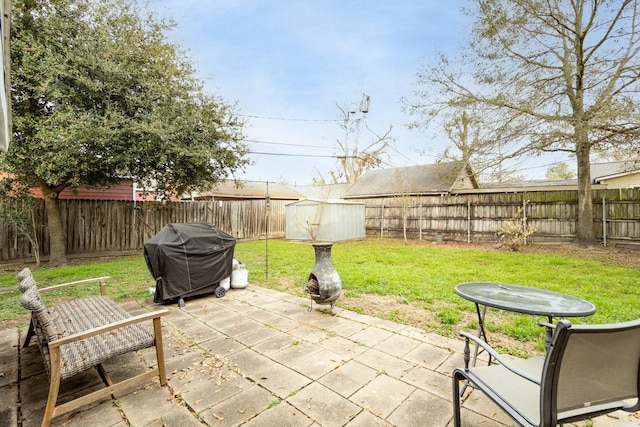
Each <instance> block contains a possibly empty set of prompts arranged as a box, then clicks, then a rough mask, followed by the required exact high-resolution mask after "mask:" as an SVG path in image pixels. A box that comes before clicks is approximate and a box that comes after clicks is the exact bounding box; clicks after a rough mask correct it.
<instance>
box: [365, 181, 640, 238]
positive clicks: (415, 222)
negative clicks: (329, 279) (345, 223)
mask: <svg viewBox="0 0 640 427" xmlns="http://www.w3.org/2000/svg"><path fill="white" fill-rule="evenodd" d="M364 203H365V205H366V209H365V216H366V223H365V227H366V233H367V236H386V237H399V238H402V237H403V236H404V233H405V232H406V235H407V238H409V239H426V240H439V239H443V240H454V241H465V242H496V241H497V240H498V237H497V233H496V232H497V230H498V228H499V227H500V226H502V225H503V224H505V223H506V222H507V221H510V220H511V219H512V217H513V216H514V214H515V213H517V211H518V209H519V208H522V213H521V215H523V216H524V219H525V224H526V226H527V227H533V228H534V230H535V233H534V234H533V235H531V236H530V237H529V239H528V240H529V242H532V243H535V242H545V241H569V240H572V239H574V238H575V235H576V223H577V217H578V200H577V191H575V190H566V191H537V192H522V193H490V194H460V195H453V196H428V197H427V196H425V197H389V198H379V199H369V200H365V201H364ZM593 203H594V212H593V213H594V222H593V227H594V231H595V235H596V237H597V238H598V239H601V240H602V241H603V242H604V243H605V244H609V245H612V244H618V245H620V244H640V190H638V189H622V190H594V191H593Z"/></svg>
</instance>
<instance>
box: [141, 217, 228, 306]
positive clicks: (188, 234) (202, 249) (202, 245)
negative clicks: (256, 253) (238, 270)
mask: <svg viewBox="0 0 640 427" xmlns="http://www.w3.org/2000/svg"><path fill="white" fill-rule="evenodd" d="M235 245H236V240H235V239H234V238H233V237H232V236H230V235H228V234H227V233H225V232H224V231H222V230H220V229H218V228H216V227H214V226H213V225H211V224H207V223H204V222H196V223H191V224H167V225H166V226H165V227H164V228H163V229H162V230H160V232H159V233H158V234H156V235H155V236H153V237H152V238H151V239H149V240H148V241H147V242H145V244H144V259H145V261H146V262H147V267H149V271H150V272H151V275H152V276H153V277H154V278H155V279H156V293H155V295H154V298H153V301H154V302H156V303H164V302H167V301H171V300H173V299H175V298H185V297H191V296H196V295H203V294H207V293H211V292H213V291H214V290H215V288H216V287H217V286H218V284H219V283H220V281H221V280H223V279H226V278H227V277H229V276H231V270H232V269H233V251H234V249H235Z"/></svg>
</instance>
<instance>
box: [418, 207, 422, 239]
mask: <svg viewBox="0 0 640 427" xmlns="http://www.w3.org/2000/svg"><path fill="white" fill-rule="evenodd" d="M418 209H419V212H420V213H419V214H418V240H422V202H420V205H419V206H418Z"/></svg>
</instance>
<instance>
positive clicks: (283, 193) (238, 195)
mask: <svg viewBox="0 0 640 427" xmlns="http://www.w3.org/2000/svg"><path fill="white" fill-rule="evenodd" d="M267 194H269V196H270V197H271V200H300V199H304V198H305V196H304V194H302V193H299V192H297V191H295V190H293V189H291V188H289V187H288V186H286V185H284V184H278V183H276V182H265V181H234V180H227V181H223V182H220V183H219V184H217V185H216V186H215V187H214V188H213V189H212V190H210V191H206V192H199V193H192V194H191V195H190V196H183V197H182V200H250V199H264V198H265V196H266V195H267Z"/></svg>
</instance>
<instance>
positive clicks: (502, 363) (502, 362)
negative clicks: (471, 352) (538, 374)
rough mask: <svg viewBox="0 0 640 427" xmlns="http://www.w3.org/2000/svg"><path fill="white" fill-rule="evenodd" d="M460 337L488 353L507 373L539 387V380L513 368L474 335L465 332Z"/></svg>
mask: <svg viewBox="0 0 640 427" xmlns="http://www.w3.org/2000/svg"><path fill="white" fill-rule="evenodd" d="M459 334H460V336H463V337H464V338H465V340H466V341H467V342H469V340H471V341H473V342H474V343H476V344H477V345H479V346H480V347H482V348H483V349H484V350H485V351H486V352H487V353H489V354H490V355H491V357H493V358H495V359H496V360H497V361H498V362H500V365H502V366H503V367H504V368H506V369H508V370H509V371H511V372H513V373H514V374H516V375H518V376H520V377H522V378H524V379H526V380H528V381H531V382H532V383H534V384H538V385H540V383H541V379H540V378H535V377H533V376H531V375H530V374H528V373H526V372H525V371H523V370H522V369H518V368H517V367H515V366H513V365H512V364H511V363H509V361H507V360H506V359H505V358H504V357H502V356H501V355H500V353H498V352H497V351H495V350H494V349H493V348H492V347H491V346H490V345H489V344H487V343H486V342H484V341H483V340H481V339H480V338H478V337H477V336H475V335H472V334H470V333H467V332H464V331H463V332H459Z"/></svg>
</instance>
